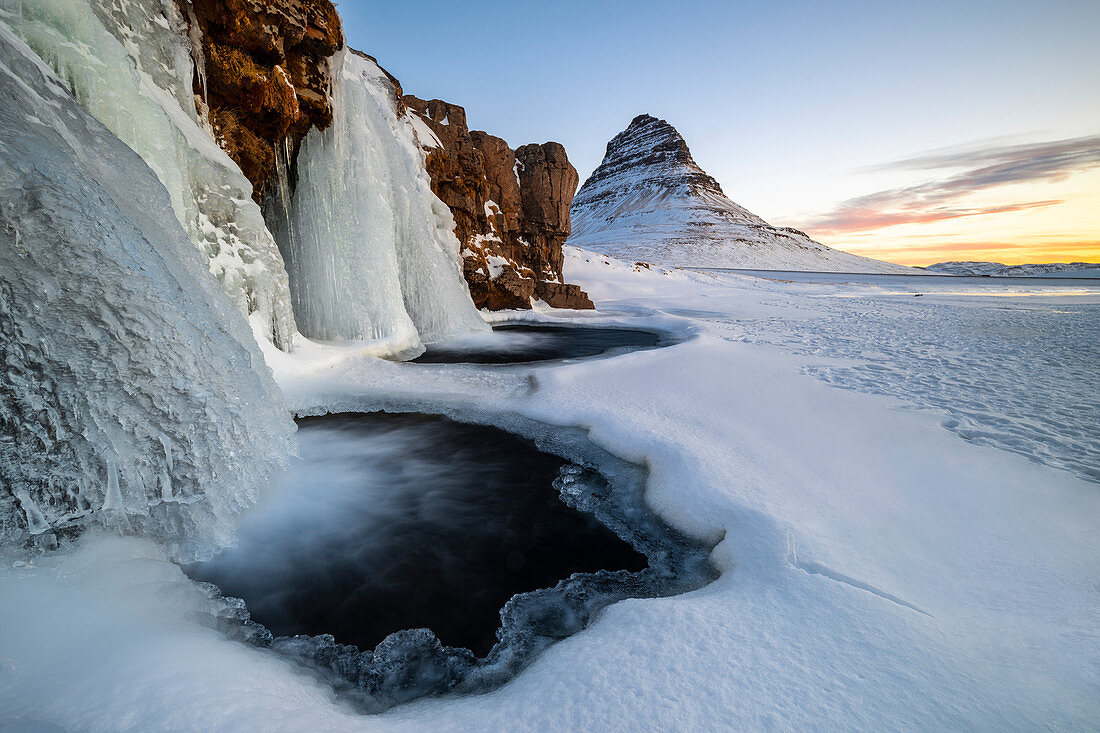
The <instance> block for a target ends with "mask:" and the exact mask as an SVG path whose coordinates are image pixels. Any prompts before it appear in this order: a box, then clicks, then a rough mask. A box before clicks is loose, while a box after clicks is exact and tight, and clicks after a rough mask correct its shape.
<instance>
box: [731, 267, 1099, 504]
mask: <svg viewBox="0 0 1100 733" xmlns="http://www.w3.org/2000/svg"><path fill="white" fill-rule="evenodd" d="M967 280H968V279H966V278H958V279H952V280H951V281H949V282H948V283H942V284H941V282H940V281H939V279H938V278H937V282H936V283H935V285H931V283H930V285H931V286H930V287H928V288H926V289H925V292H924V294H922V295H921V296H920V297H917V296H916V293H905V292H881V291H878V292H869V291H868V290H867V289H862V290H861V289H859V287H858V286H856V288H855V289H852V288H848V289H847V292H843V293H839V294H838V293H834V294H832V295H843V296H844V297H829V296H828V295H826V296H823V297H820V298H816V299H815V301H814V305H815V306H817V305H823V306H824V310H823V312H822V314H821V316H822V317H814V318H809V319H805V320H799V319H791V320H790V321H786V322H785V323H784V328H783V330H782V331H778V330H775V331H773V329H771V328H770V327H768V325H767V324H766V323H765V322H756V323H754V324H748V325H749V327H750V329H751V330H752V331H753V332H755V333H754V335H753V338H759V339H760V340H764V341H768V342H772V343H779V344H782V345H784V346H787V347H791V348H794V349H795V350H796V351H800V352H802V353H809V354H815V355H820V356H823V357H839V358H840V359H842V360H851V361H852V362H853V363H848V364H830V363H822V364H818V365H812V366H809V367H807V368H806V371H807V372H808V373H810V374H812V375H814V376H816V377H818V378H819V379H822V380H824V381H826V382H828V383H830V384H834V385H836V386H839V387H844V388H848V389H855V390H858V391H861V392H870V393H875V394H883V395H889V396H893V397H897V398H899V399H902V400H905V401H907V402H909V403H911V404H915V405H917V406H919V407H925V408H938V409H942V410H944V411H946V412H947V413H948V414H947V417H946V418H945V419H944V422H943V425H944V427H946V428H948V429H949V430H952V431H953V432H955V433H957V434H958V435H959V436H960V437H962V438H964V439H966V440H970V441H974V442H977V443H984V444H989V445H993V446H996V447H998V448H1001V449H1003V450H1008V451H1012V452H1014V453H1019V454H1021V455H1024V456H1027V457H1028V458H1030V459H1031V460H1034V461H1037V462H1040V463H1045V464H1047V465H1051V466H1056V467H1058V468H1062V469H1065V470H1067V471H1071V472H1073V473H1075V474H1077V475H1078V476H1081V477H1082V478H1085V479H1087V480H1090V481H1095V482H1100V304H1097V303H1095V302H1088V301H1095V298H1092V297H1084V294H1083V293H1078V292H1077V291H1076V290H1073V291H1071V290H1069V289H1066V288H1065V287H1059V286H1058V285H1053V284H1052V285H1049V286H1046V285H1044V284H1043V283H1042V282H1041V281H1036V282H1035V283H1034V284H1032V285H1030V286H1027V287H1021V288H1016V289H1011V288H1000V289H995V288H993V287H992V286H988V285H986V284H975V283H971V282H967ZM985 283H988V280H986V281H985ZM936 288H939V289H940V290H949V291H950V292H939V293H937V292H935V290H936ZM792 305H793V304H792Z"/></svg>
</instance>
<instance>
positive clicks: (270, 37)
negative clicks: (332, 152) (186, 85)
mask: <svg viewBox="0 0 1100 733" xmlns="http://www.w3.org/2000/svg"><path fill="white" fill-rule="evenodd" d="M176 2H177V3H178V4H179V6H180V9H181V10H182V11H183V16H184V18H186V19H187V21H188V24H189V26H190V36H191V41H192V51H191V53H192V56H193V57H194V59H195V66H196V74H195V95H196V98H197V100H198V102H199V106H200V109H205V110H206V113H207V116H208V118H209V120H210V122H211V124H212V125H213V127H214V131H215V133H216V134H217V137H218V142H219V143H220V144H221V146H222V147H223V148H224V149H225V150H226V152H228V153H229V155H230V157H232V158H233V160H234V161H236V163H237V164H238V165H239V166H240V167H241V170H242V171H244V174H245V175H246V176H247V177H248V179H249V180H250V181H251V182H252V186H253V189H254V192H253V198H255V199H256V200H257V201H260V200H261V199H262V198H263V196H264V194H265V193H266V192H267V189H268V186H269V182H270V181H271V178H272V175H273V173H274V172H275V155H276V149H277V147H278V146H282V145H285V144H287V142H284V141H288V142H289V146H288V148H289V152H290V153H291V154H293V152H294V151H296V150H297V147H298V144H299V143H300V142H301V141H302V138H304V137H305V135H306V133H307V132H309V130H310V128H311V127H313V126H317V127H318V128H320V129H322V130H323V129H325V128H326V127H328V126H329V125H330V124H332V109H331V106H330V101H329V100H330V99H331V92H332V83H333V78H332V77H333V69H332V56H333V54H335V53H336V52H337V51H339V50H340V49H341V48H343V45H344V34H343V27H342V25H341V23H340V16H339V15H338V14H337V13H336V8H335V7H334V6H333V4H332V3H331V2H330V0H176Z"/></svg>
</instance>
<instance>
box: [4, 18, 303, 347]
mask: <svg viewBox="0 0 1100 733" xmlns="http://www.w3.org/2000/svg"><path fill="white" fill-rule="evenodd" d="M0 19H3V20H4V21H5V22H6V23H8V24H9V25H10V26H11V27H12V28H13V29H14V31H15V32H16V33H17V34H18V35H19V36H20V37H21V38H22V39H23V40H24V41H26V42H27V43H28V44H29V45H30V46H31V48H32V49H34V51H35V52H36V53H38V55H39V56H40V57H41V58H42V59H43V60H45V61H46V63H47V64H49V65H50V66H51V67H53V69H54V70H55V71H56V72H57V74H58V76H59V77H60V78H61V79H62V80H63V81H64V83H65V85H66V86H67V87H68V89H69V90H70V91H71V92H72V94H73V96H75V97H76V99H77V101H79V102H80V104H81V105H82V106H83V107H84V108H85V109H86V110H88V111H89V112H91V113H92V115H93V116H94V117H96V119H98V120H99V121H100V122H102V123H103V124H104V125H106V126H107V128H108V129H110V130H111V131H112V132H113V133H115V134H116V135H117V136H118V137H119V138H121V139H122V140H123V142H125V143H126V144H127V145H129V146H130V147H131V148H133V149H134V150H135V151H136V152H137V153H138V154H139V155H140V156H141V157H142V158H143V159H144V160H145V162H146V163H147V164H148V165H149V167H150V168H152V169H153V171H154V172H155V173H156V175H157V177H158V178H159V179H160V181H161V182H162V183H163V184H164V186H165V187H166V188H167V189H168V192H169V195H170V196H171V205H172V210H173V211H174V212H175V214H176V217H177V218H178V220H179V221H180V223H181V224H183V227H184V229H186V231H187V233H188V235H189V236H190V238H191V241H192V242H193V243H194V244H195V245H196V246H197V247H198V248H199V250H201V251H202V252H203V253H204V254H205V255H206V256H207V258H208V260H209V268H210V271H211V272H212V273H214V275H215V276H217V278H218V279H219V280H220V281H221V283H222V287H223V288H224V290H225V292H226V293H227V294H228V295H229V297H230V298H231V299H232V300H233V302H234V304H235V305H236V306H237V308H238V309H239V310H240V311H241V312H242V313H244V314H245V315H247V316H249V318H250V321H251V322H252V324H253V327H254V328H255V329H256V330H257V331H258V332H259V333H261V334H263V335H264V336H265V337H266V338H268V339H269V340H271V341H272V342H273V343H274V344H275V345H276V346H278V347H279V348H282V349H289V348H290V346H291V343H292V338H293V334H294V331H295V325H294V315H293V312H292V311H291V304H290V292H289V287H288V284H287V277H286V272H285V269H284V267H283V262H282V257H281V255H280V254H279V250H278V247H277V246H276V245H275V242H274V240H273V239H272V237H271V234H270V232H268V230H267V228H266V226H265V223H264V220H263V216H262V214H261V212H260V209H259V207H258V206H257V205H256V203H255V202H254V201H253V200H252V198H251V194H252V186H251V184H250V183H249V182H248V180H247V179H246V178H245V177H244V175H243V174H242V173H241V172H240V170H239V169H238V168H237V166H236V164H235V163H233V161H232V160H231V159H230V158H229V156H228V155H226V154H225V152H224V151H223V150H221V148H219V147H218V145H217V144H216V143H215V142H214V140H213V139H212V138H211V137H210V135H209V133H208V132H207V131H206V130H205V129H204V128H203V127H202V126H201V124H200V121H199V120H200V118H199V116H198V114H197V113H196V110H195V100H194V95H193V94H192V93H191V84H192V75H193V73H194V70H193V66H192V62H191V59H190V55H189V51H188V49H189V42H188V40H187V36H186V26H185V25H184V23H183V19H182V17H181V16H180V14H179V11H178V10H177V8H176V5H175V3H174V2H172V1H171V0H3V2H0Z"/></svg>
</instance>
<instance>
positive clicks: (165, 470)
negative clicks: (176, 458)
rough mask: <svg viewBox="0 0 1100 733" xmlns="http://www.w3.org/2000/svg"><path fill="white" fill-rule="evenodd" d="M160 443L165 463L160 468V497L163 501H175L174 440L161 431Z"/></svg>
mask: <svg viewBox="0 0 1100 733" xmlns="http://www.w3.org/2000/svg"><path fill="white" fill-rule="evenodd" d="M158 437H159V438H160V445H161V447H162V448H164V465H163V466H161V469H160V498H161V500H162V501H175V497H174V496H172V441H171V440H169V438H168V436H167V435H165V434H164V433H161V434H160V436H158Z"/></svg>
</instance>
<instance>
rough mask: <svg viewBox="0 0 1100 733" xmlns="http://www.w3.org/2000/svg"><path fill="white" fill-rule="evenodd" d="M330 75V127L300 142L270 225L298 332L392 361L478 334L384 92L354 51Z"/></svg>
mask: <svg viewBox="0 0 1100 733" xmlns="http://www.w3.org/2000/svg"><path fill="white" fill-rule="evenodd" d="M337 65H338V71H337V88H336V101H335V118H334V120H333V124H332V126H331V127H329V128H328V129H326V130H324V131H323V132H322V131H320V130H317V129H313V130H311V131H310V133H309V135H307V136H306V139H305V140H304V141H303V143H302V148H301V151H300V152H299V155H298V182H297V186H296V187H295V188H294V191H293V195H292V196H289V197H287V199H288V209H289V210H287V211H277V212H275V213H274V215H273V216H271V217H269V218H271V219H272V221H273V223H272V227H273V230H274V231H275V235H276V238H277V239H278V240H279V243H280V246H281V248H282V250H283V253H284V255H285V257H286V262H287V269H288V271H289V273H290V286H291V294H292V296H293V299H294V312H295V315H296V316H297V319H298V325H299V328H300V329H301V331H302V333H303V334H304V335H305V336H307V337H310V338H317V339H344V340H376V341H381V342H384V343H385V344H387V350H388V352H389V353H390V354H391V355H395V356H400V355H407V354H410V353H416V352H418V351H419V350H420V349H421V348H422V346H421V343H422V342H424V343H428V342H432V341H436V340H439V339H441V338H445V337H446V336H449V335H455V334H459V333H463V332H467V331H472V330H479V329H480V330H483V329H486V328H487V326H486V325H485V323H484V321H482V319H481V317H480V316H479V315H478V313H477V310H476V309H475V308H474V305H473V301H472V300H471V299H470V294H469V290H468V289H467V287H466V284H465V281H464V280H463V278H462V270H461V264H460V261H459V254H458V250H459V245H458V240H457V239H456V238H455V236H454V233H453V229H454V220H453V219H452V217H451V213H450V210H449V209H448V208H447V206H446V205H445V204H444V203H443V202H442V201H440V200H439V199H438V198H437V197H436V196H435V195H434V194H433V193H432V191H431V182H430V179H429V178H428V174H427V172H426V171H425V170H424V166H423V157H422V155H423V154H422V152H421V150H420V146H419V144H418V143H417V134H416V130H415V127H414V126H413V124H412V123H411V122H410V121H409V120H408V117H407V116H401V117H399V116H398V115H397V113H396V99H395V95H394V91H393V85H392V82H391V81H390V80H389V77H387V75H386V74H385V72H384V71H382V69H380V68H379V67H378V65H377V64H376V63H374V61H372V60H371V59H369V58H367V57H365V56H362V55H360V54H358V53H355V52H350V53H349V52H342V53H341V54H339V55H338V57H337Z"/></svg>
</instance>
